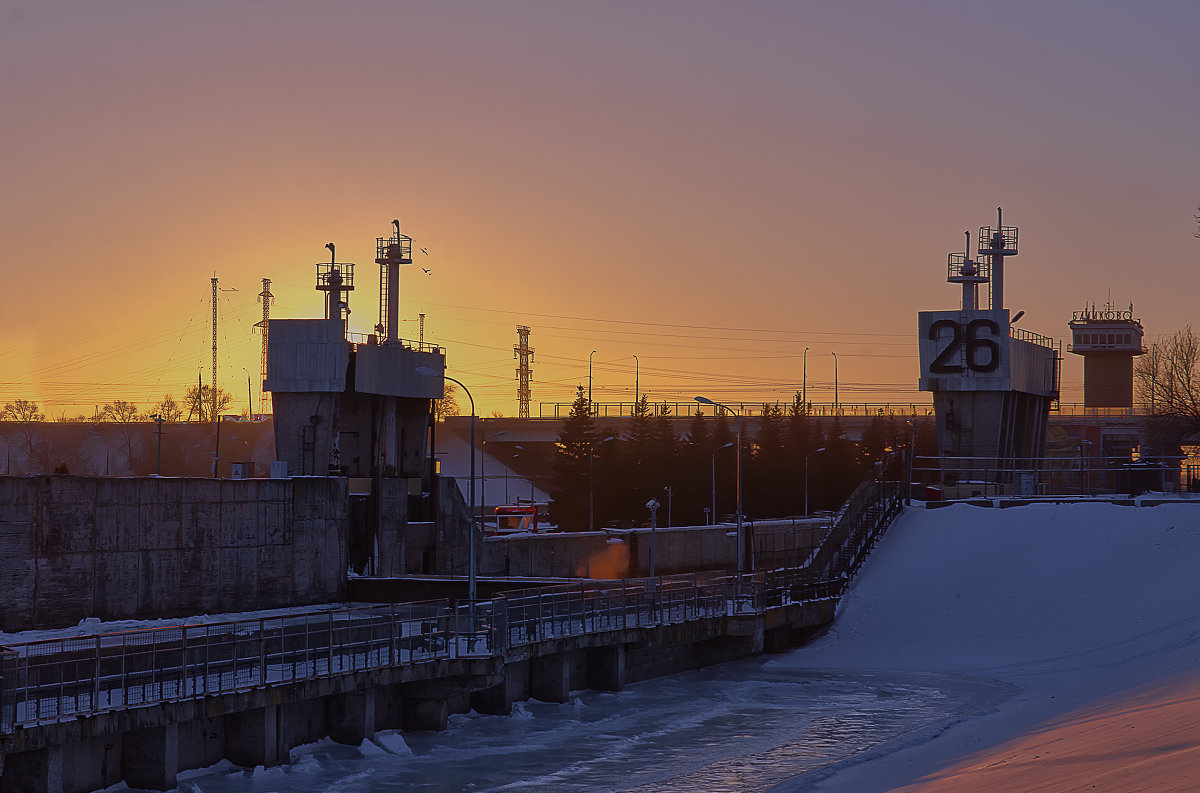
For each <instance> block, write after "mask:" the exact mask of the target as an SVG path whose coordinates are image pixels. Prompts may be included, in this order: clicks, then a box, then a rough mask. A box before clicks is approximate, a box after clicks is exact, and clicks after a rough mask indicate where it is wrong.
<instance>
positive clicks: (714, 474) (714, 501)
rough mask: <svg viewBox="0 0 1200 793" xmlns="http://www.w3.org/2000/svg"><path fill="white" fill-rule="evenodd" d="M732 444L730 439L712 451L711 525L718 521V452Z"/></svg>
mask: <svg viewBox="0 0 1200 793" xmlns="http://www.w3.org/2000/svg"><path fill="white" fill-rule="evenodd" d="M732 445H733V441H730V442H729V443H727V444H725V445H724V446H718V447H717V448H715V449H713V453H712V523H710V524H709V525H710V526H711V525H713V524H715V523H716V522H717V452H719V451H721V450H722V449H728V448H729V447H730V446H732Z"/></svg>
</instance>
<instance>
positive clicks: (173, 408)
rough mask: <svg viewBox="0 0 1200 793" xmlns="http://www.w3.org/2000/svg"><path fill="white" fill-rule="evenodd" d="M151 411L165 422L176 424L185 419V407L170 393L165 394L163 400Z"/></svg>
mask: <svg viewBox="0 0 1200 793" xmlns="http://www.w3.org/2000/svg"><path fill="white" fill-rule="evenodd" d="M151 413H153V414H154V415H156V416H158V417H159V418H160V419H162V420H163V423H165V424H175V423H177V422H179V421H182V420H183V407H182V406H181V405H180V404H179V403H178V402H176V401H175V397H173V396H171V395H170V394H167V395H166V396H164V397H163V398H162V402H159V403H158V404H157V405H155V406H154V409H153V410H152V411H151Z"/></svg>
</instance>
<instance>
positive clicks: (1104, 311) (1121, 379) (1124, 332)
mask: <svg viewBox="0 0 1200 793" xmlns="http://www.w3.org/2000/svg"><path fill="white" fill-rule="evenodd" d="M1068 324H1069V326H1070V328H1071V346H1070V347H1069V348H1068V349H1069V350H1070V352H1073V353H1075V354H1076V355H1081V356H1083V406H1084V408H1085V409H1087V410H1098V409H1101V408H1121V409H1123V410H1124V411H1126V412H1128V411H1131V410H1132V409H1133V359H1134V357H1135V356H1138V355H1142V354H1143V353H1145V352H1146V349H1145V348H1144V347H1143V346H1142V321H1141V320H1140V319H1135V318H1134V316H1133V303H1130V304H1129V310H1128V311H1122V310H1120V309H1117V308H1115V307H1114V306H1113V305H1112V303H1105V304H1104V307H1103V308H1096V306H1095V304H1092V305H1090V306H1088V305H1085V306H1084V308H1083V310H1082V311H1074V312H1072V313H1071V321H1070V323H1068Z"/></svg>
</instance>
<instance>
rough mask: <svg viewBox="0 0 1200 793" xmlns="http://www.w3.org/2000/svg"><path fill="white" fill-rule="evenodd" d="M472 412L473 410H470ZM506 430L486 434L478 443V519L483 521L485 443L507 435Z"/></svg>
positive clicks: (485, 480)
mask: <svg viewBox="0 0 1200 793" xmlns="http://www.w3.org/2000/svg"><path fill="white" fill-rule="evenodd" d="M472 412H474V411H472ZM507 434H508V430H500V431H499V432H497V433H496V434H495V435H492V436H491V437H488V436H487V435H486V434H485V435H484V438H483V443H481V444H479V496H480V497H479V520H480V522H481V523H482V522H483V512H484V510H486V509H487V473H486V472H485V469H486V467H487V445H488V441H494V440H496V439H497V438H499V437H500V436H501V435H507Z"/></svg>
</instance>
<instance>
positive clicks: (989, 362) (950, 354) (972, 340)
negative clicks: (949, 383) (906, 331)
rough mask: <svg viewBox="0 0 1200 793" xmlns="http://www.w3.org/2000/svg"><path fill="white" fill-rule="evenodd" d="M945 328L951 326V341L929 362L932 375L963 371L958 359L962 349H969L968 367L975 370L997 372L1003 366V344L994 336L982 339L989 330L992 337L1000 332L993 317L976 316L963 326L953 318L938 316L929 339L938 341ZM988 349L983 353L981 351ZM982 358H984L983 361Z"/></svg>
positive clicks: (930, 327)
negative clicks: (1001, 358) (997, 341)
mask: <svg viewBox="0 0 1200 793" xmlns="http://www.w3.org/2000/svg"><path fill="white" fill-rule="evenodd" d="M943 328H949V329H950V340H949V342H948V343H947V344H946V346H945V347H943V348H942V351H941V352H939V353H938V356H937V357H936V358H934V359H933V363H931V364H930V365H929V371H930V372H931V373H932V374H956V373H958V372H961V371H962V370H963V367H962V366H961V365H959V364H958V363H957V362H956V360H957V358H958V351H959V349H960V348H963V347H965V348H966V356H965V358H966V362H967V368H968V369H970V370H971V371H972V372H982V373H987V372H994V371H996V369H997V368H998V367H999V366H1000V345H998V344H997V343H996V340H995V338H980V337H979V332H980V331H981V330H987V331H988V332H989V333H990V334H991V335H992V336H993V337H996V336H999V335H1000V326H999V325H997V324H996V323H995V322H993V321H992V320H990V319H973V320H971V321H970V322H968V323H967V324H966V326H965V327H964V326H962V325H960V324H958V323H957V322H955V321H954V320H952V319H939V320H938V321H937V322H934V323H933V324H932V325H930V326H929V339H930V341H937V339H938V335H939V333H940V332H941V330H942V329H943ZM983 350H986V351H987V353H986V355H984V354H983V353H982V352H981V351H983ZM981 359H982V360H981Z"/></svg>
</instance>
